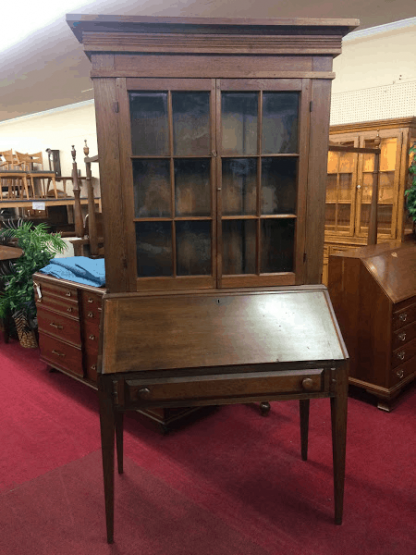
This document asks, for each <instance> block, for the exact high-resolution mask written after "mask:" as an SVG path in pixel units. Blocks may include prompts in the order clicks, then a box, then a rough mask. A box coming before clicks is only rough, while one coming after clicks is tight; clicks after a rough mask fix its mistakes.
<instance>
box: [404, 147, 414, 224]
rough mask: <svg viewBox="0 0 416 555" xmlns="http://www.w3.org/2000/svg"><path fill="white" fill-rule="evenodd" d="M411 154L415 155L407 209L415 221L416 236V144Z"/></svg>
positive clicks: (410, 151) (411, 170)
mask: <svg viewBox="0 0 416 555" xmlns="http://www.w3.org/2000/svg"><path fill="white" fill-rule="evenodd" d="M409 154H410V155H412V154H413V158H412V163H411V164H410V166H409V174H410V176H411V180H412V181H411V183H410V188H409V189H407V191H406V192H405V195H406V208H407V211H408V213H409V216H410V217H411V218H412V220H413V234H416V143H414V144H413V146H412V147H411V149H410V150H409Z"/></svg>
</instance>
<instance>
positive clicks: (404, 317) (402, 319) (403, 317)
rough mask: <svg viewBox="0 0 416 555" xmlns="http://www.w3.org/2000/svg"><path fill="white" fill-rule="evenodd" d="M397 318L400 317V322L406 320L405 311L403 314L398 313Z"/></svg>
mask: <svg viewBox="0 0 416 555" xmlns="http://www.w3.org/2000/svg"><path fill="white" fill-rule="evenodd" d="M399 319H400V320H401V321H402V322H406V320H407V312H404V313H403V314H400V316H399Z"/></svg>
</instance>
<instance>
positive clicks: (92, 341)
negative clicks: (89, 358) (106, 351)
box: [83, 320, 100, 353]
mask: <svg viewBox="0 0 416 555" xmlns="http://www.w3.org/2000/svg"><path fill="white" fill-rule="evenodd" d="M83 325H84V345H85V350H86V352H87V353H91V352H95V353H98V346H99V341H100V326H99V323H98V322H92V321H91V322H86V321H85V320H84V322H83Z"/></svg>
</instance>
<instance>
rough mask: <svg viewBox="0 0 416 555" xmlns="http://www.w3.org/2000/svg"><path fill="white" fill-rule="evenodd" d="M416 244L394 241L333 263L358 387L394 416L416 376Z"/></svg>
mask: <svg viewBox="0 0 416 555" xmlns="http://www.w3.org/2000/svg"><path fill="white" fill-rule="evenodd" d="M415 276H416V245H415V244H414V242H411V241H409V242H405V243H400V242H399V241H390V242H387V243H384V244H380V245H374V246H369V247H361V248H356V249H350V250H349V251H348V252H345V253H338V254H334V255H332V256H330V258H329V283H328V289H329V293H330V296H331V300H332V303H333V306H334V310H335V314H336V316H337V319H338V322H339V325H340V328H341V332H342V334H343V337H344V340H345V342H346V345H347V348H348V352H349V355H350V377H349V381H350V383H351V384H352V385H355V386H358V387H361V388H364V389H365V390H367V391H368V392H370V393H372V394H374V395H376V396H377V397H378V407H379V408H381V409H383V410H387V411H390V410H391V407H392V406H393V405H392V403H393V401H394V399H395V398H396V397H397V396H398V395H399V393H400V392H401V391H402V389H403V388H404V387H405V386H406V385H407V384H408V383H409V382H411V381H412V380H414V379H415V377H416V277H415Z"/></svg>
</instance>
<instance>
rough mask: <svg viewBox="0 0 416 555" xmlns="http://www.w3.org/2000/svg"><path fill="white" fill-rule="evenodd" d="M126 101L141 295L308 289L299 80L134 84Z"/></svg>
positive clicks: (127, 191)
mask: <svg viewBox="0 0 416 555" xmlns="http://www.w3.org/2000/svg"><path fill="white" fill-rule="evenodd" d="M126 95H127V100H125V106H124V108H123V107H122V111H125V112H126V114H127V115H128V120H129V121H128V122H127V127H126V131H124V132H125V133H126V134H127V135H128V137H129V140H125V141H124V153H123V160H124V167H125V179H124V182H125V183H124V184H123V190H124V193H123V196H124V199H125V205H126V207H125V208H126V212H127V213H130V214H131V219H130V222H131V224H129V223H127V225H130V231H131V232H132V235H133V237H134V239H135V253H136V260H137V264H136V271H137V283H138V289H142V288H144V289H146V288H148V289H162V288H168V289H199V288H215V287H244V286H249V287H250V286H258V285H291V284H295V283H300V282H301V279H302V264H301V262H302V258H303V248H304V247H303V245H304V222H303V220H304V216H305V188H306V171H305V168H306V165H305V166H302V164H306V161H300V152H301V149H302V148H303V151H307V148H306V145H307V141H308V138H307V137H306V136H304V137H302V134H301V125H302V122H303V119H306V118H302V117H301V107H302V106H303V105H302V102H301V96H302V82H301V80H295V81H292V82H291V81H289V80H286V81H284V82H283V84H282V82H281V81H279V80H262V81H250V80H249V81H247V80H217V81H215V80H208V79H198V80H193V79H163V80H162V79H160V80H159V79H128V80H127V88H126ZM305 111H306V110H305ZM304 135H305V133H304ZM302 175H303V179H301V176H302Z"/></svg>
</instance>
